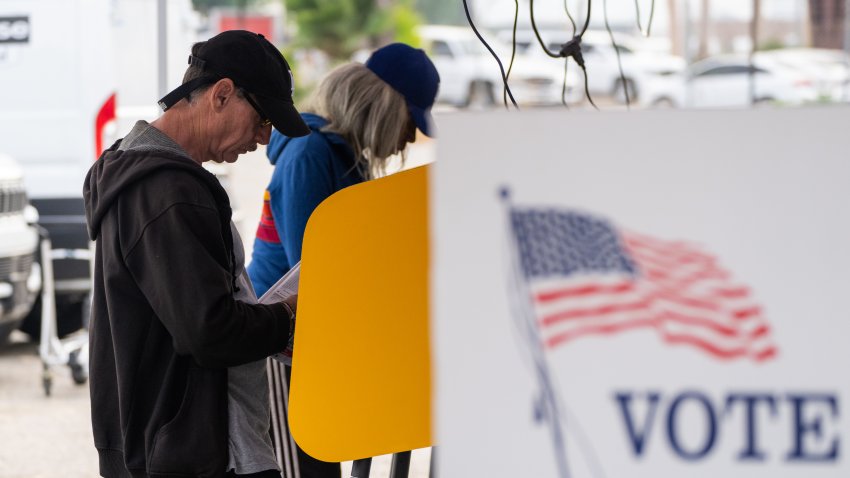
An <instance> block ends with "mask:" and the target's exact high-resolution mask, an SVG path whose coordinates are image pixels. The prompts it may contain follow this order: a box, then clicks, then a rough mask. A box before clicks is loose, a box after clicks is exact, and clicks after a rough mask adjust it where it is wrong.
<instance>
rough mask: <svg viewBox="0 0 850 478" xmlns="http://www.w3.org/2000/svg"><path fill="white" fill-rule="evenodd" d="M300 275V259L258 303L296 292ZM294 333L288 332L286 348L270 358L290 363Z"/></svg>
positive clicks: (275, 300)
mask: <svg viewBox="0 0 850 478" xmlns="http://www.w3.org/2000/svg"><path fill="white" fill-rule="evenodd" d="M300 277H301V261H298V262H297V263H296V264H295V265H294V266H292V268H291V269H289V272H287V273H286V274H284V275H283V277H281V278H280V280H278V281H277V282H275V284H274V285H273V286H271V287H270V288H269V290H267V291H266V293H265V294H263V296H262V297H260V299H259V303H260V304H276V303H278V302H283V301H284V300H286V299H288V298H290V297H292V296H293V295H296V294H298V279H299V278H300ZM294 338H295V334H294V333H290V334H289V343H288V344H287V345H286V350H284V351H283V352H281V353H279V354H274V355H272V358H273V359H275V360H277V361H279V362H283V363H284V364H286V365H290V366H291V365H292V347H293V345H294Z"/></svg>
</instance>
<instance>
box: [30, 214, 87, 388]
mask: <svg viewBox="0 0 850 478" xmlns="http://www.w3.org/2000/svg"><path fill="white" fill-rule="evenodd" d="M39 234H40V236H41V247H40V254H41V270H42V278H43V279H42V288H41V343H40V344H39V347H38V354H39V356H40V357H41V362H42V364H43V366H44V369H43V372H42V376H41V379H42V385H43V387H44V394H45V395H47V396H50V392H51V389H52V388H53V372H52V367H53V366H55V365H67V366H68V367H69V368H70V369H71V378H72V379H73V380H74V383H76V384H78V385H82V384H84V383H86V381H88V377H89V364H88V361H89V336H88V324H89V314H90V311H91V300H90V299H91V294H89V300H86V301H85V303H84V306H83V312H82V313H83V330H82V331H79V332H76V333H74V334H71V335H70V336H68V337H66V338H64V339H60V338H59V334H58V330H57V327H56V296H55V290H54V282H53V260H55V259H79V260H85V261H88V262H89V264H90V268H93V267H92V266H93V264H94V254H93V253H92V251H91V249H53V247H52V246H51V242H50V237H49V236H48V234H47V231H45V230H44V229H41V228H40V231H39Z"/></svg>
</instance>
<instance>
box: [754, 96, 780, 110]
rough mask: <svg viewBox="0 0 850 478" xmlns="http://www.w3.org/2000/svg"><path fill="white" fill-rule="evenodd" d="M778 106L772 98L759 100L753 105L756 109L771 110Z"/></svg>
mask: <svg viewBox="0 0 850 478" xmlns="http://www.w3.org/2000/svg"><path fill="white" fill-rule="evenodd" d="M775 104H776V100H775V99H773V98H770V97H764V98H757V99H756V101H755V103H754V104H753V107H754V108H766V107H767V108H769V107H771V106H773V105H775Z"/></svg>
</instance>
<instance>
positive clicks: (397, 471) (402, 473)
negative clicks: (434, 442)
mask: <svg viewBox="0 0 850 478" xmlns="http://www.w3.org/2000/svg"><path fill="white" fill-rule="evenodd" d="M409 471H410V452H409V451H403V452H401V453H394V454H393V461H392V463H391V464H390V478H407V476H408V472H409Z"/></svg>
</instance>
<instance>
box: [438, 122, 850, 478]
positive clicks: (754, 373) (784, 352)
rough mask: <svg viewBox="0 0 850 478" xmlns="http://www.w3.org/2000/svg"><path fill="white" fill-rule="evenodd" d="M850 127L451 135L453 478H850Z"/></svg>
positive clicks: (444, 215) (447, 441)
mask: <svg viewBox="0 0 850 478" xmlns="http://www.w3.org/2000/svg"><path fill="white" fill-rule="evenodd" d="M848 113H850V110H848V109H846V108H828V109H812V110H799V109H795V110H756V111H729V112H720V111H716V112H666V111H665V112H635V113H625V112H624V113H593V112H582V113H571V112H566V111H561V110H552V111H535V112H521V113H516V112H512V113H510V114H508V113H504V114H492V113H488V114H453V115H444V116H442V117H440V118H439V121H438V125H439V133H440V141H439V142H438V146H437V148H438V149H437V151H438V156H437V157H438V160H437V163H436V165H435V171H436V174H435V175H434V177H433V178H432V182H431V185H432V186H431V187H432V190H431V197H432V206H433V212H432V238H433V247H434V249H433V250H434V256H433V257H434V260H435V269H434V274H433V275H432V281H433V284H432V285H433V287H432V290H433V291H434V292H433V293H434V298H433V299H434V307H433V320H432V323H433V324H434V326H433V327H434V330H433V337H434V350H435V352H434V357H435V364H436V367H435V368H436V371H435V378H436V412H437V415H436V416H437V422H436V434H437V441H438V443H439V445H440V446H441V448H440V453H439V454H438V458H439V472H440V476H441V478H454V477H473V476H474V477H488V478H495V477H512V478H514V477H557V478H567V477H575V478H582V477H587V478H603V477H607V478H617V477H638V476H641V477H683V476H687V477H718V476H747V477H780V476H789V477H792V476H793V477H807V478H809V477H837V476H850V466H848V464H847V460H846V459H845V457H844V455H845V453H846V441H847V440H848V439H850V429H849V428H848V420H847V419H846V418H845V417H844V414H845V411H846V409H847V403H846V400H847V397H848V396H850V380H848V378H847V372H846V370H847V369H846V368H845V367H847V366H848V364H850V347H848V346H847V343H846V342H847V340H848V337H850V302H848V301H847V297H848V296H850V279H849V278H848V271H850V216H848V213H847V205H848V204H850V160H848V151H850V140H849V139H848V135H847V134H846V128H847V126H846V125H847V118H848V117H850V115H848Z"/></svg>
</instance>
